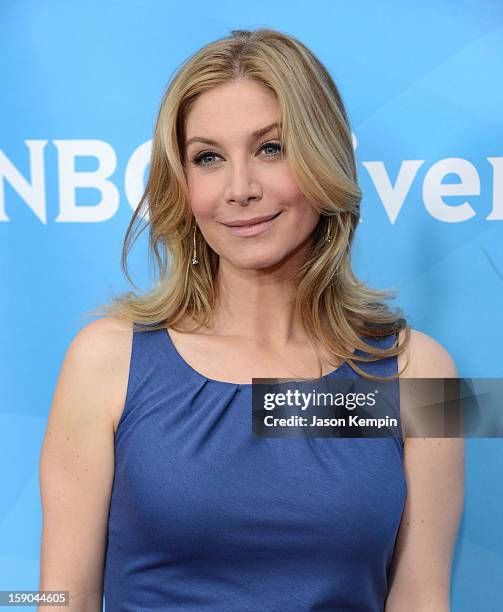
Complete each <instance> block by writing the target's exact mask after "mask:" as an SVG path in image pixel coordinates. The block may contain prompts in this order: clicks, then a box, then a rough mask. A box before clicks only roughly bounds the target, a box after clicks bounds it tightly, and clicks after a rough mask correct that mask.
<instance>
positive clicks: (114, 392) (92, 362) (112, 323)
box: [65, 317, 133, 431]
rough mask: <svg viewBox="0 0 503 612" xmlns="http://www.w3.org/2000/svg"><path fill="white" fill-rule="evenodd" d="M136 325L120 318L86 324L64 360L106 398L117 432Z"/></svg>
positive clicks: (104, 319) (72, 342)
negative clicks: (85, 377) (71, 363)
mask: <svg viewBox="0 0 503 612" xmlns="http://www.w3.org/2000/svg"><path fill="white" fill-rule="evenodd" d="M132 336H133V325H132V323H131V322H130V321H127V320H124V319H119V318H117V317H102V318H99V319H95V320H94V321H91V322H90V323H87V324H86V325H85V326H84V327H83V328H82V329H81V330H80V331H79V332H78V333H77V334H76V335H75V336H74V338H73V339H72V341H71V343H70V346H69V348H68V351H67V355H66V356H65V361H66V360H71V361H72V362H73V364H74V367H75V368H77V369H79V370H80V371H81V373H82V375H83V376H87V377H88V384H89V385H92V386H93V388H94V390H95V392H96V393H100V395H101V397H103V398H104V401H105V403H106V404H107V408H108V416H110V417H111V419H112V424H113V427H114V431H115V429H116V425H117V423H118V421H119V418H120V414H121V412H122V408H123V405H124V401H125V397H126V390H127V383H128V377H129V366H130V359H131V350H132Z"/></svg>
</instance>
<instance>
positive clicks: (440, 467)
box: [385, 330, 464, 612]
mask: <svg viewBox="0 0 503 612" xmlns="http://www.w3.org/2000/svg"><path fill="white" fill-rule="evenodd" d="M408 350H409V359H410V366H409V368H410V369H408V371H407V370H406V371H405V373H404V376H405V377H410V378H414V377H421V378H456V377H457V376H458V374H457V371H456V366H455V364H454V362H453V360H452V358H451V356H450V355H449V353H448V352H447V351H446V350H445V348H444V347H443V346H442V345H441V344H439V343H438V342H436V341H435V340H433V339H432V338H430V337H429V336H427V335H425V334H422V333H421V332H418V331H415V330H413V331H412V334H411V339H410V345H409V349H408ZM404 469H405V475H406V479H407V487H408V494H407V500H406V503H405V509H404V514H403V517H402V522H401V525H400V529H399V532H398V536H397V543H396V548H395V555H394V558H393V563H392V567H391V574H390V588H389V593H388V598H387V600H386V608H385V610H386V612H402V611H403V610H407V611H408V612H423V611H424V612H449V610H450V601H449V595H450V578H451V563H452V554H453V549H454V544H455V542H456V536H457V531H458V528H459V523H460V519H461V513H462V510H463V497H464V439H462V438H459V439H458V438H407V439H406V440H405V445H404Z"/></svg>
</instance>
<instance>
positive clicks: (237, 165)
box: [225, 160, 262, 206]
mask: <svg viewBox="0 0 503 612" xmlns="http://www.w3.org/2000/svg"><path fill="white" fill-rule="evenodd" d="M228 172H229V174H228V179H227V180H228V182H227V186H226V198H225V199H226V202H227V203H228V204H235V203H237V204H241V206H247V205H248V204H249V203H250V201H251V200H260V198H261V197H262V188H261V186H260V182H259V181H258V178H257V176H256V175H255V173H254V171H253V168H252V167H251V166H250V164H249V163H248V162H247V161H246V160H241V161H239V160H238V161H234V162H233V163H231V164H229V169H228Z"/></svg>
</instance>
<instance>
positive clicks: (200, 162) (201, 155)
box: [192, 142, 283, 166]
mask: <svg viewBox="0 0 503 612" xmlns="http://www.w3.org/2000/svg"><path fill="white" fill-rule="evenodd" d="M271 147H272V148H276V152H275V153H273V154H272V155H266V157H278V156H279V155H281V152H282V150H283V147H282V146H281V143H279V142H265V143H264V144H263V145H261V146H260V148H259V151H263V150H265V149H268V148H271ZM207 157H220V156H219V155H218V154H217V153H215V151H203V152H202V153H199V154H198V155H196V156H195V157H193V158H192V163H194V164H196V165H198V166H211V165H213V163H212V162H209V163H203V160H204V159H205V158H207Z"/></svg>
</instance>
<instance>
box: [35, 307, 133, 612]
mask: <svg viewBox="0 0 503 612" xmlns="http://www.w3.org/2000/svg"><path fill="white" fill-rule="evenodd" d="M118 334H119V332H118V330H117V324H116V323H114V320H112V319H98V320H96V321H93V322H92V323H89V324H88V325H86V327H84V328H83V329H82V330H81V331H80V332H79V333H78V334H77V335H76V336H75V338H74V339H73V341H72V342H71V344H70V346H69V348H68V351H67V353H66V355H65V359H64V361H63V365H62V368H61V372H60V376H59V380H58V383H57V386H56V390H55V393H54V397H53V402H52V406H51V410H50V414H49V418H48V423H47V428H46V433H45V438H44V442H43V445H42V451H41V456H40V466H39V477H40V494H41V501H42V513H43V528H42V545H41V559H40V583H39V590H65V591H69V592H70V593H69V595H70V608H69V609H70V610H72V611H75V612H80V611H82V612H84V611H85V612H94V611H101V610H102V599H103V570H104V559H105V552H106V539H107V527H108V510H109V503H110V494H111V488H112V483H113V474H114V430H113V418H112V415H113V414H114V411H115V410H117V406H118V402H123V400H124V395H125V388H126V384H127V373H128V369H127V368H126V367H125V366H126V364H127V365H128V364H129V361H128V355H127V354H126V353H125V352H124V347H125V346H126V345H127V338H126V337H125V335H124V333H123V332H122V335H121V336H119V335H118ZM40 609H41V610H43V611H44V612H45V611H46V610H53V609H54V610H56V609H60V608H59V607H55V606H50V607H48V606H44V607H43V608H40Z"/></svg>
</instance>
